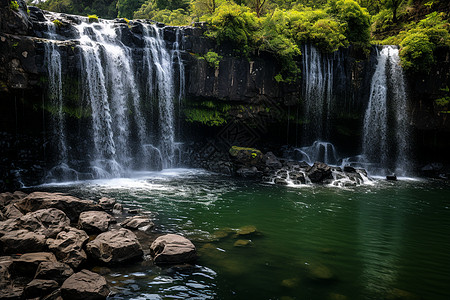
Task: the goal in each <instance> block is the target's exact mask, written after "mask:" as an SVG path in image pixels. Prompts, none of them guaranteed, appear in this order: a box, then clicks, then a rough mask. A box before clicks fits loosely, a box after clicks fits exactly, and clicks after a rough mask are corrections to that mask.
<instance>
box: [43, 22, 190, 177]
mask: <svg viewBox="0 0 450 300" xmlns="http://www.w3.org/2000/svg"><path fill="white" fill-rule="evenodd" d="M48 23H49V25H48V28H49V29H50V28H54V27H55V25H54V24H52V23H51V22H48ZM136 23H138V22H136ZM120 26H122V27H120ZM137 26H139V27H140V28H141V29H140V30H141V32H142V33H141V34H140V35H139V36H137V35H135V37H138V38H139V39H140V42H139V41H138V42H137V44H138V45H141V47H139V48H137V47H135V45H134V44H133V45H130V42H129V40H127V39H126V38H124V37H123V36H122V35H124V34H126V33H124V30H128V28H125V29H124V26H123V25H121V24H117V23H115V22H114V21H106V20H100V22H99V23H87V22H81V23H80V24H78V25H76V26H74V28H75V30H76V33H77V36H78V37H79V38H78V39H76V44H77V46H76V49H75V51H78V53H79V58H80V61H81V64H80V75H79V78H80V80H79V87H78V90H79V98H78V105H79V106H80V107H81V108H82V109H83V110H84V111H86V112H88V119H89V121H85V120H84V121H79V122H78V123H77V126H78V128H77V130H78V131H79V133H78V137H76V138H72V139H69V138H67V136H69V135H72V136H73V135H74V134H77V133H76V132H72V131H70V129H69V128H68V126H66V119H67V117H68V116H66V114H64V107H65V106H66V105H67V103H66V102H65V101H66V100H65V99H64V90H63V89H64V85H63V84H62V76H61V69H62V68H64V65H62V64H61V57H60V55H59V52H58V47H57V46H55V44H56V42H55V41H49V43H48V45H46V47H45V51H46V54H45V55H46V61H47V68H48V74H49V88H48V89H49V93H48V98H49V100H50V101H51V103H52V107H53V111H52V115H53V117H52V122H53V123H54V124H53V128H55V132H54V133H53V135H54V138H53V140H54V141H56V143H54V144H55V147H56V148H57V151H58V153H60V158H59V162H58V166H57V167H55V168H54V169H53V170H52V171H51V172H50V174H49V177H50V178H51V179H52V180H55V179H56V180H66V179H67V178H65V177H70V178H71V179H79V178H77V177H78V174H83V176H82V178H89V177H91V178H109V177H120V176H124V175H126V174H127V173H128V172H130V171H132V170H159V169H163V168H171V167H174V166H176V165H177V163H178V162H179V160H180V157H179V155H180V143H178V142H176V126H175V119H176V115H175V111H176V107H175V106H177V105H178V106H179V105H180V103H181V99H182V97H183V93H184V66H183V63H182V60H181V50H180V49H181V46H182V42H181V39H180V37H179V35H180V33H179V30H178V31H177V39H176V41H175V42H174V43H173V45H172V48H171V49H169V48H170V47H169V46H167V45H166V42H165V41H164V28H161V27H158V26H156V25H155V24H147V23H141V22H139V23H138V24H137ZM49 32H50V33H49V34H48V38H49V39H56V40H58V39H59V40H64V38H63V37H61V36H58V37H57V36H56V34H52V33H51V32H52V31H51V30H49ZM53 32H54V31H53ZM176 80H179V82H178V83H177V82H176ZM72 123H73V122H72ZM69 140H72V142H70V141H69ZM69 149H74V150H75V151H73V152H74V153H75V152H76V153H77V156H78V157H73V156H74V155H72V156H71V151H69ZM79 156H82V157H81V158H80V157H79ZM80 160H87V161H88V166H87V167H84V168H83V167H80V166H79V161H80ZM85 164H86V162H85ZM64 170H65V171H64ZM74 170H77V171H80V172H75V171H74ZM74 172H75V173H76V174H77V175H75V176H74ZM62 173H64V174H65V175H67V173H69V174H70V176H61V174H62Z"/></svg>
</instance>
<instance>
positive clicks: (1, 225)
mask: <svg viewBox="0 0 450 300" xmlns="http://www.w3.org/2000/svg"><path fill="white" fill-rule="evenodd" d="M18 229H20V227H19V223H18V221H17V220H16V219H7V220H5V221H3V222H0V237H2V236H3V235H5V234H6V233H8V232H10V231H13V230H18Z"/></svg>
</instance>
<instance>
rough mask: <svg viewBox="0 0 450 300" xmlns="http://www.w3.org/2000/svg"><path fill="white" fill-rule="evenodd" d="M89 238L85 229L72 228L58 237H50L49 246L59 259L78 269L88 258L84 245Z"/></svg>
mask: <svg viewBox="0 0 450 300" xmlns="http://www.w3.org/2000/svg"><path fill="white" fill-rule="evenodd" d="M88 239H89V236H88V235H87V234H86V232H84V231H83V230H79V229H75V228H70V230H69V231H67V232H65V231H62V232H60V233H59V234H58V235H57V236H56V239H48V240H47V246H48V248H49V249H50V251H52V252H54V253H55V255H56V257H58V259H59V260H61V261H62V262H64V263H66V264H68V265H70V266H71V267H72V268H75V269H76V268H78V267H79V266H80V265H81V264H82V263H83V262H84V261H85V260H86V259H87V256H86V253H85V252H84V250H83V246H84V244H85V243H86V242H87V240H88Z"/></svg>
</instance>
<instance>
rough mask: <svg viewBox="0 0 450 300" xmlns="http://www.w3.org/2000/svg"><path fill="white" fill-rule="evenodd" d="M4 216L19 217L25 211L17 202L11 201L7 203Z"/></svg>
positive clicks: (9, 217) (8, 217)
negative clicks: (20, 208)
mask: <svg viewBox="0 0 450 300" xmlns="http://www.w3.org/2000/svg"><path fill="white" fill-rule="evenodd" d="M3 216H4V217H5V218H6V219H17V218H20V217H21V216H23V213H22V212H21V211H20V210H19V209H18V208H17V206H16V204H14V203H10V204H8V205H6V207H5V210H4V214H3Z"/></svg>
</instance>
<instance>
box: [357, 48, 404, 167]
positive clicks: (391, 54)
mask: <svg viewBox="0 0 450 300" xmlns="http://www.w3.org/2000/svg"><path fill="white" fill-rule="evenodd" d="M399 61H400V59H399V55H398V49H397V48H395V47H393V46H385V47H383V48H382V49H381V51H380V52H379V53H378V57H377V66H376V70H375V73H374V74H373V77H372V83H371V88H370V98H369V103H368V106H367V110H366V113H365V116H364V133H363V137H364V138H363V154H364V156H365V158H366V160H367V161H368V162H370V163H372V164H374V165H375V166H376V168H378V169H379V170H384V172H388V173H391V172H396V173H398V174H404V173H405V172H407V171H408V169H409V161H410V146H409V139H410V136H409V135H410V133H409V130H408V122H407V97H406V92H405V80H404V78H403V71H402V68H401V66H400V65H399Z"/></svg>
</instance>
